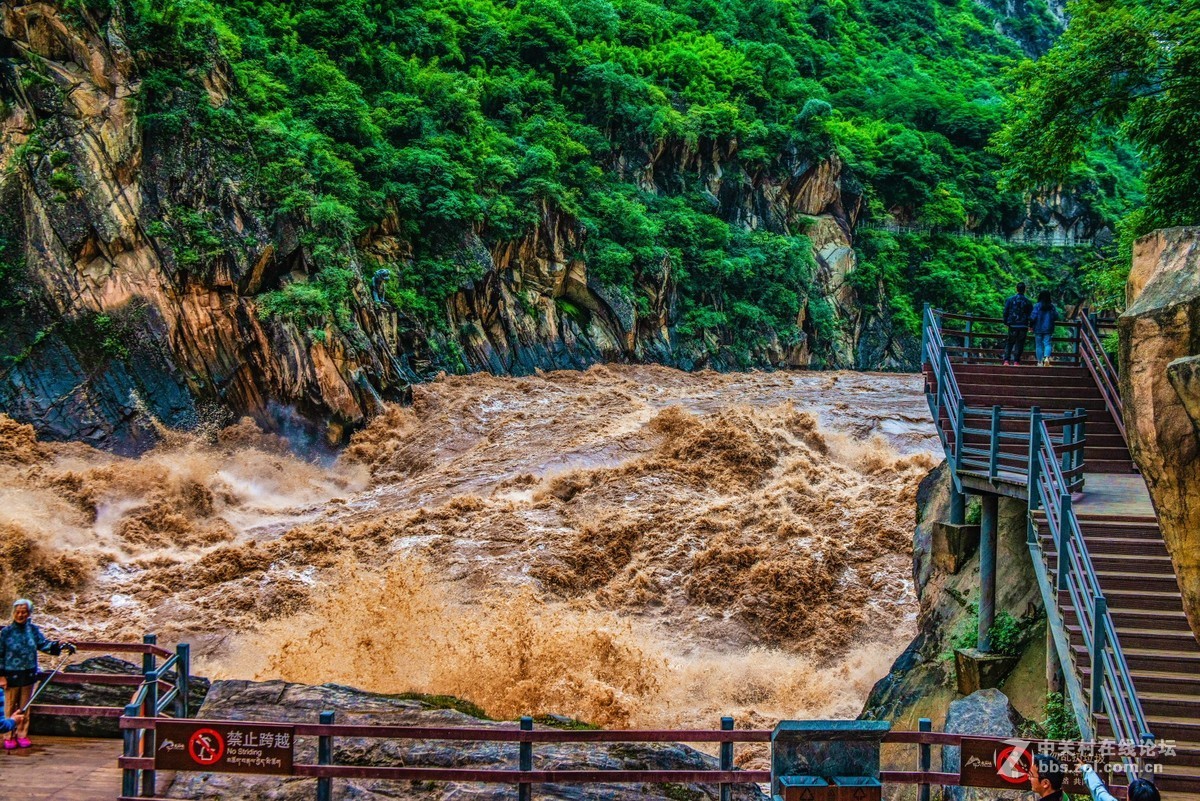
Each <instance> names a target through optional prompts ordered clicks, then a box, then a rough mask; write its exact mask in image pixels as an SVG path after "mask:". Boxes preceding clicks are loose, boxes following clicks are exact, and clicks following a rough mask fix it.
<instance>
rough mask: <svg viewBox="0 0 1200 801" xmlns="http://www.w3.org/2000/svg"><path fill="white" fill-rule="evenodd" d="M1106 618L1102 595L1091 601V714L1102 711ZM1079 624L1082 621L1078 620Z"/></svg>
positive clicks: (1106, 604)
mask: <svg viewBox="0 0 1200 801" xmlns="http://www.w3.org/2000/svg"><path fill="white" fill-rule="evenodd" d="M1107 616H1108V601H1107V600H1105V598H1104V596H1103V595H1097V596H1096V597H1095V598H1093V599H1092V654H1091V656H1092V713H1093V714H1095V713H1097V712H1103V711H1104V649H1105V647H1106V645H1107V643H1106V640H1107V638H1106V637H1105V633H1106V632H1107V630H1108V629H1107V627H1106V626H1105V625H1104V620H1105V618H1106V617H1107ZM1079 622H1080V623H1082V622H1083V621H1082V620H1080V621H1079Z"/></svg>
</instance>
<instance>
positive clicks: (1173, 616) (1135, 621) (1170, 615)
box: [1062, 607, 1192, 634]
mask: <svg viewBox="0 0 1200 801" xmlns="http://www.w3.org/2000/svg"><path fill="white" fill-rule="evenodd" d="M1108 611H1109V614H1110V615H1112V619H1113V623H1114V624H1115V625H1116V627H1117V631H1118V632H1121V631H1124V630H1126V629H1129V630H1142V631H1146V632H1151V631H1153V632H1186V633H1188V634H1191V633H1192V630H1191V628H1190V627H1189V626H1188V622H1187V616H1185V615H1184V614H1183V612H1182V611H1179V612H1157V611H1144V610H1140V609H1139V610H1129V609H1113V608H1112V607H1109V610H1108ZM1062 614H1063V620H1064V621H1065V622H1066V623H1067V624H1068V625H1072V626H1074V625H1078V623H1079V620H1078V618H1077V616H1076V614H1075V610H1074V609H1072V608H1070V607H1068V608H1065V609H1063V610H1062Z"/></svg>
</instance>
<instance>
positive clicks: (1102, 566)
mask: <svg viewBox="0 0 1200 801" xmlns="http://www.w3.org/2000/svg"><path fill="white" fill-rule="evenodd" d="M1047 541H1049V538H1047ZM1084 542H1087V539H1086V538H1085V539H1084ZM1088 551H1089V555H1090V556H1091V557H1092V567H1093V568H1094V569H1095V570H1096V571H1097V572H1098V573H1102V572H1106V571H1107V572H1127V573H1133V572H1136V573H1138V574H1139V575H1141V576H1170V577H1171V578H1172V580H1174V578H1175V566H1174V565H1173V564H1172V563H1171V557H1169V556H1167V555H1166V554H1161V555H1159V554H1107V553H1097V552H1094V551H1092V550H1091V548H1090V547H1089V549H1088ZM1046 560H1047V563H1048V567H1049V568H1050V570H1055V569H1056V568H1057V566H1058V554H1057V553H1048V554H1046ZM1100 587H1101V589H1103V588H1104V581H1103V580H1101V581H1100Z"/></svg>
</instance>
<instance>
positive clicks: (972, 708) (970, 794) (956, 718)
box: [942, 689, 1029, 801]
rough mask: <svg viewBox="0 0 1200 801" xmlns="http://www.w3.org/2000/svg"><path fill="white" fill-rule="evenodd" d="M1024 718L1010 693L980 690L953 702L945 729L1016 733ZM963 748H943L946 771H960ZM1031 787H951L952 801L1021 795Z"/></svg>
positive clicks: (1004, 734) (987, 734) (948, 790)
mask: <svg viewBox="0 0 1200 801" xmlns="http://www.w3.org/2000/svg"><path fill="white" fill-rule="evenodd" d="M1022 723H1023V721H1022V720H1021V716H1020V715H1019V714H1017V710H1015V709H1013V706H1012V704H1010V703H1009V701H1008V697H1007V696H1006V695H1005V694H1004V693H1002V692H1000V691H999V690H996V689H988V690H979V691H978V692H975V693H972V694H971V695H968V696H967V697H966V698H960V699H959V700H957V701H955V702H954V703H952V704H950V709H949V710H948V711H947V713H946V728H945V731H947V732H949V733H951V734H973V735H976V736H979V737H1016V736H1018V735H1019V734H1020V732H1021V725H1022ZM960 751H961V749H960V748H957V747H954V746H946V747H944V748H942V772H943V773H957V772H958V769H959V759H960V757H961V754H960ZM1028 789H1029V788H1027V787H1026V788H1023V789H1019V790H994V789H972V788H968V787H947V788H946V789H945V796H944V797H945V798H946V799H948V800H949V801H983V800H984V799H989V801H991V800H992V799H1006V798H1007V799H1018V798H1021V797H1023V796H1024V795H1025V794H1026V793H1027V792H1028Z"/></svg>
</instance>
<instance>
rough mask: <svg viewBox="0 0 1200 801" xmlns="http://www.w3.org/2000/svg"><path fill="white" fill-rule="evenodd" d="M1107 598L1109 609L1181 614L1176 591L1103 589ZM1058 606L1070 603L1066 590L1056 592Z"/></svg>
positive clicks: (1181, 607) (1181, 603)
mask: <svg viewBox="0 0 1200 801" xmlns="http://www.w3.org/2000/svg"><path fill="white" fill-rule="evenodd" d="M1104 597H1105V598H1107V599H1108V608H1109V609H1136V610H1139V611H1146V612H1148V611H1152V610H1153V611H1162V612H1172V613H1175V614H1180V615H1182V614H1183V602H1182V601H1181V600H1180V598H1179V593H1178V592H1146V591H1145V590H1109V589H1106V590H1105V591H1104ZM1058 602H1059V604H1060V606H1065V605H1067V604H1070V602H1071V599H1070V597H1069V596H1068V595H1067V593H1066V592H1061V593H1059V594H1058Z"/></svg>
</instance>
